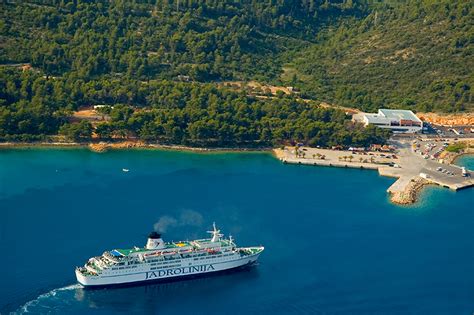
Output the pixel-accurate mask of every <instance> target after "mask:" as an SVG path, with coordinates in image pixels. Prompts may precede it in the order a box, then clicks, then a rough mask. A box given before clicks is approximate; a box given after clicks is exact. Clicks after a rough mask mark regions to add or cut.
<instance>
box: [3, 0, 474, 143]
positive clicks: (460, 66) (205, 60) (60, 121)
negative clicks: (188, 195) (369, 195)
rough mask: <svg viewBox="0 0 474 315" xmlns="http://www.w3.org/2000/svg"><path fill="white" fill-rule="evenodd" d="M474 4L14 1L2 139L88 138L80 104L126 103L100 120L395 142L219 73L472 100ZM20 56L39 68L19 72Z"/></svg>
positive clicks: (6, 18) (167, 136) (354, 91)
mask: <svg viewBox="0 0 474 315" xmlns="http://www.w3.org/2000/svg"><path fill="white" fill-rule="evenodd" d="M472 6H473V5H472V3H471V2H469V1H447V0H439V1H421V0H417V1H409V2H405V1H402V0H391V1H390V0H386V1H382V0H380V1H375V0H294V1H287V0H272V1H256V0H179V1H178V0H130V1H125V0H122V1H86V0H43V1H40V0H36V1H13V0H10V1H3V2H2V3H1V4H0V7H1V10H0V14H1V20H0V66H1V69H0V74H1V76H0V137H1V138H2V139H19V138H22V139H33V138H38V137H39V138H41V137H42V136H43V135H47V134H56V133H58V132H59V131H61V132H62V133H64V134H70V135H71V134H72V135H79V137H82V136H83V135H84V134H85V135H87V134H90V132H89V131H90V130H89V129H90V126H88V125H87V124H82V125H76V124H72V125H71V123H70V122H69V119H68V115H69V114H70V112H71V111H73V110H76V109H78V108H80V107H82V106H91V105H95V104H110V105H118V104H121V105H120V106H117V108H121V109H122V110H124V112H125V113H128V114H120V115H116V116H115V117H116V118H115V119H113V121H111V122H109V123H107V124H104V125H101V126H100V127H99V126H98V130H97V131H98V134H100V132H102V134H101V136H102V137H104V138H107V137H110V136H123V135H126V136H137V137H141V138H143V139H147V140H157V139H158V140H160V141H167V142H170V143H190V144H207V143H213V144H216V145H223V144H224V145H235V144H248V143H250V142H252V143H261V144H265V145H268V144H270V143H273V144H275V143H281V142H284V141H289V140H294V141H305V142H308V143H312V144H314V145H317V144H320V145H329V144H336V143H344V144H347V143H351V142H353V143H357V144H362V143H367V142H370V141H372V142H373V141H379V142H383V140H384V139H385V138H386V134H375V131H373V130H366V131H363V130H361V129H360V128H359V127H357V126H354V125H353V124H351V123H350V122H349V121H348V120H347V118H348V117H344V115H342V116H341V113H339V112H337V111H332V110H325V109H319V108H316V107H315V106H316V105H315V104H316V102H315V103H311V102H310V103H306V102H300V101H298V100H297V97H296V96H295V97H285V98H283V99H280V100H278V99H271V98H270V99H254V98H252V97H248V96H246V95H245V94H242V93H243V92H242V93H239V92H232V91H227V90H226V91H223V90H222V88H217V87H216V86H215V83H216V82H220V81H223V80H244V81H245V80H256V81H259V82H267V83H272V84H277V85H286V86H295V87H297V88H299V89H300V90H301V94H300V95H301V96H303V97H305V98H311V99H314V100H317V101H327V102H331V103H335V104H339V105H345V106H351V107H358V108H361V109H364V110H373V109H376V108H378V107H382V106H383V107H396V108H411V109H414V110H434V111H447V112H453V111H463V110H471V109H472V106H473V99H472V91H471V90H472V86H473V84H474V82H473V73H472V69H473V68H474V67H473V66H474V65H473V58H472V49H473V48H472V47H473V42H474V35H473V34H474V33H473V28H472V21H473V20H474V19H473V9H472ZM20 64H30V65H31V66H32V68H31V69H23V72H22V71H20V70H18V69H15V68H18V67H19V65H20ZM179 81H186V82H179ZM187 81H191V82H187ZM197 109H199V110H197ZM314 111H316V112H314ZM331 121H332V122H331ZM81 128H84V129H85V132H76V131H77V130H76V129H81ZM101 128H102V129H101ZM354 130H357V132H356V133H354V132H353V131H354ZM331 133H335V134H336V135H334V136H329V134H331Z"/></svg>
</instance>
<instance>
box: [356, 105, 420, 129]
mask: <svg viewBox="0 0 474 315" xmlns="http://www.w3.org/2000/svg"><path fill="white" fill-rule="evenodd" d="M353 119H354V120H356V121H359V122H362V123H363V124H364V125H366V126H367V125H369V124H370V125H374V126H377V127H380V128H387V129H391V130H392V131H393V132H407V133H415V132H420V131H421V130H422V129H423V122H422V121H421V120H420V119H419V118H418V117H416V115H415V114H414V113H413V112H412V111H411V110H402V109H379V112H378V113H377V114H369V113H361V114H357V115H354V118H353Z"/></svg>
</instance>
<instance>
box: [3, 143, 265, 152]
mask: <svg viewBox="0 0 474 315" xmlns="http://www.w3.org/2000/svg"><path fill="white" fill-rule="evenodd" d="M35 147H42V148H49V147H50V148H75V147H76V148H78V147H79V148H80V147H82V148H87V149H89V150H91V151H93V152H97V153H103V152H106V151H109V150H129V149H154V150H173V151H189V152H269V151H271V150H272V148H265V147H262V148H245V147H233V148H232V147H229V148H227V147H224V148H217V147H216V148H201V147H189V146H183V145H166V144H154V143H146V142H143V141H120V142H92V143H80V142H62V141H61V142H59V141H58V142H1V143H0V149H2V148H3V149H10V148H35Z"/></svg>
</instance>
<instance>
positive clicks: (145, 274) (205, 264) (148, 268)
mask: <svg viewBox="0 0 474 315" xmlns="http://www.w3.org/2000/svg"><path fill="white" fill-rule="evenodd" d="M261 251H263V247H261V248H260V250H259V251H258V253H257V254H254V255H247V256H243V257H239V256H237V255H236V257H232V259H227V260H215V259H209V260H208V261H199V262H195V261H193V260H192V259H183V260H182V261H181V263H180V265H179V266H175V267H172V268H163V269H155V268H153V267H152V265H151V264H149V263H143V264H140V265H141V266H140V265H139V266H137V267H136V268H135V269H134V270H133V271H132V270H131V271H130V272H129V273H123V274H98V275H93V276H85V275H83V274H82V273H81V272H79V271H78V270H76V278H77V281H78V282H79V283H80V284H82V285H83V286H85V287H94V286H96V287H99V286H114V285H126V284H133V283H143V282H153V281H158V280H172V279H178V278H183V277H187V276H197V275H201V274H209V273H213V272H219V271H225V270H230V269H235V268H238V267H242V266H245V265H251V264H253V263H255V262H256V261H257V259H258V256H259V255H260V253H261ZM152 268H153V270H152Z"/></svg>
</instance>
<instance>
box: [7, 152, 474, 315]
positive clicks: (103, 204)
mask: <svg viewBox="0 0 474 315" xmlns="http://www.w3.org/2000/svg"><path fill="white" fill-rule="evenodd" d="M458 162H459V163H463V164H464V165H466V166H468V165H471V166H472V165H473V159H472V157H463V158H462V159H461V160H459V161H458ZM123 168H126V169H129V172H123V171H122V169H123ZM471 168H472V167H471ZM393 181H394V180H393V179H391V178H385V177H381V176H379V175H378V174H377V172H374V171H369V170H357V169H338V168H326V167H312V166H297V165H284V164H282V163H280V162H279V161H278V160H277V159H275V158H273V157H272V156H271V155H270V154H267V153H206V154H203V153H201V154H199V153H183V152H173V151H146V150H142V151H141V150H131V151H113V152H107V153H102V154H98V153H92V152H90V151H88V150H85V149H42V148H40V149H37V148H35V149H11V150H1V151H0V251H1V256H0V257H1V259H0V313H1V314H8V313H10V312H16V313H41V314H44V313H49V314H65V313H66V314H86V313H87V314H223V313H225V314H268V313H273V314H466V315H472V313H473V312H474V206H473V205H474V189H465V190H461V191H458V192H453V191H450V190H448V189H444V188H438V187H429V188H427V189H425V190H424V192H423V193H422V196H421V200H420V202H419V203H417V204H415V205H413V206H405V207H401V206H396V205H393V204H391V203H390V202H389V200H388V196H387V193H386V189H387V188H388V187H389V186H390V185H391V183H393ZM214 221H215V222H216V224H217V225H218V227H219V228H221V230H222V231H223V232H224V233H226V234H229V233H230V234H232V236H233V237H234V238H235V239H236V241H237V243H238V244H239V245H242V246H250V245H264V246H265V252H264V253H263V254H262V255H261V256H260V262H259V264H258V265H257V266H255V267H254V268H251V269H249V270H244V271H241V272H235V273H230V274H223V275H219V276H211V277H206V278H198V279H193V280H187V281H180V282H171V283H161V284H152V285H144V286H136V287H129V288H118V289H102V290H84V289H82V288H81V286H80V285H77V284H76V283H75V276H74V268H75V267H76V266H80V265H83V264H84V263H85V262H86V260H87V259H88V258H89V257H91V256H94V255H100V254H101V253H102V252H103V251H104V250H108V249H113V248H124V247H131V246H134V245H136V246H143V245H144V244H145V242H146V235H147V234H148V233H149V232H150V231H151V230H153V226H154V224H156V223H158V222H161V223H163V222H166V224H165V225H164V226H163V228H164V229H165V230H166V232H165V235H164V238H165V239H166V240H169V241H171V240H174V241H178V240H181V239H194V238H198V237H204V236H205V235H206V233H205V231H207V230H208V229H209V228H210V227H211V225H212V222H214Z"/></svg>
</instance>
